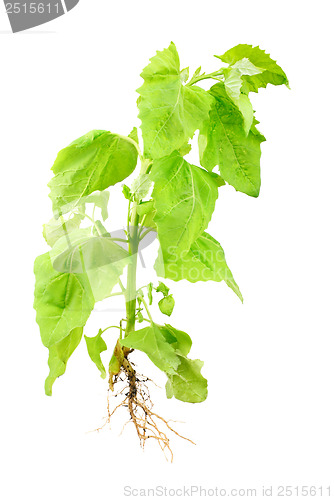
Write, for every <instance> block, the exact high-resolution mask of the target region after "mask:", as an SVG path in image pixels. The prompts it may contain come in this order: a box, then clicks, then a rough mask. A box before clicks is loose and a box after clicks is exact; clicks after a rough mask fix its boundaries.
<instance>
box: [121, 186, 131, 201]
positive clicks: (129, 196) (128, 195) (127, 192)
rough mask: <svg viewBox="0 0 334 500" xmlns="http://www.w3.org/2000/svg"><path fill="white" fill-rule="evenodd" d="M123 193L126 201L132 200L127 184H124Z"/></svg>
mask: <svg viewBox="0 0 334 500" xmlns="http://www.w3.org/2000/svg"><path fill="white" fill-rule="evenodd" d="M122 193H123V195H124V198H125V199H126V200H131V190H130V188H129V186H127V185H126V184H123V188H122Z"/></svg>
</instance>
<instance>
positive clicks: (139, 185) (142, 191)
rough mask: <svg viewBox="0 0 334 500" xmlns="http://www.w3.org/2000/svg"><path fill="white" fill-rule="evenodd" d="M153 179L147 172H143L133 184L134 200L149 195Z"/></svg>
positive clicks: (139, 199)
mask: <svg viewBox="0 0 334 500" xmlns="http://www.w3.org/2000/svg"><path fill="white" fill-rule="evenodd" d="M151 185H152V181H151V179H150V177H149V175H147V174H141V175H139V176H138V177H136V179H135V180H134V181H133V183H132V184H131V193H132V195H133V197H134V200H135V201H137V202H139V201H141V200H142V199H143V198H145V196H147V195H148V193H149V191H150V188H151Z"/></svg>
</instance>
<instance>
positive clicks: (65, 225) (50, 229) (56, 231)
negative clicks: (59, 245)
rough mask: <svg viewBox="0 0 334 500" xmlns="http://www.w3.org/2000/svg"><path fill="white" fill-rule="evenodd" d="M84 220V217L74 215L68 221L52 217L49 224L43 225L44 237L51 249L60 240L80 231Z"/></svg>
mask: <svg viewBox="0 0 334 500" xmlns="http://www.w3.org/2000/svg"><path fill="white" fill-rule="evenodd" d="M82 219H83V216H82V215H80V214H74V215H72V216H71V217H70V218H69V219H68V220H65V219H64V218H61V217H59V219H55V218H54V217H52V219H51V220H50V221H49V222H48V223H47V224H44V225H43V236H44V239H45V241H46V242H47V244H48V245H50V247H53V245H54V244H55V243H56V241H57V240H59V238H61V237H62V236H65V235H66V234H68V233H70V232H72V231H74V230H75V229H78V228H79V226H80V223H81V221H82Z"/></svg>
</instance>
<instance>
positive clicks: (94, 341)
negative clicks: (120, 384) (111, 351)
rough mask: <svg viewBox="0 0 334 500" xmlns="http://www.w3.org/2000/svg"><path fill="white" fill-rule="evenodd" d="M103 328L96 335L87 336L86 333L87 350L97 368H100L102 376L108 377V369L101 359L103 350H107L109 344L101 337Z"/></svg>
mask: <svg viewBox="0 0 334 500" xmlns="http://www.w3.org/2000/svg"><path fill="white" fill-rule="evenodd" d="M101 335H102V330H101V329H100V330H99V332H98V334H97V335H96V336H95V337H87V336H86V335H85V340H86V345H87V351H88V354H89V357H90V359H91V360H92V361H93V363H95V364H96V366H97V368H98V369H99V370H100V373H101V377H102V378H106V375H107V374H106V369H105V367H104V365H103V363H102V360H101V352H103V351H106V350H107V344H106V343H105V341H104V340H103V338H102V337H101Z"/></svg>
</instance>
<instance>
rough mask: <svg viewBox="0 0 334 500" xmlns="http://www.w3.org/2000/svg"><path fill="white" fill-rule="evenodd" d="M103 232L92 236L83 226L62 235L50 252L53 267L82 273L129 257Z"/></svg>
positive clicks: (65, 271)
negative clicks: (66, 234)
mask: <svg viewBox="0 0 334 500" xmlns="http://www.w3.org/2000/svg"><path fill="white" fill-rule="evenodd" d="M101 226H102V225H101ZM102 228H103V226H102ZM105 234H106V236H103V235H101V236H92V234H91V229H90V228H83V229H78V230H76V231H72V233H71V234H69V235H68V236H67V237H65V236H63V237H62V238H60V239H59V240H58V241H57V242H56V244H55V245H54V247H53V248H52V250H51V252H50V255H51V259H52V264H53V267H54V268H55V269H57V270H58V271H60V272H63V273H83V272H86V271H88V270H91V269H96V268H99V267H103V266H105V265H107V264H115V263H116V262H118V261H120V260H123V259H126V258H127V257H129V253H128V252H127V251H126V250H124V248H122V247H121V246H120V245H118V244H117V243H116V242H115V241H113V239H112V238H111V237H110V234H109V233H105Z"/></svg>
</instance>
